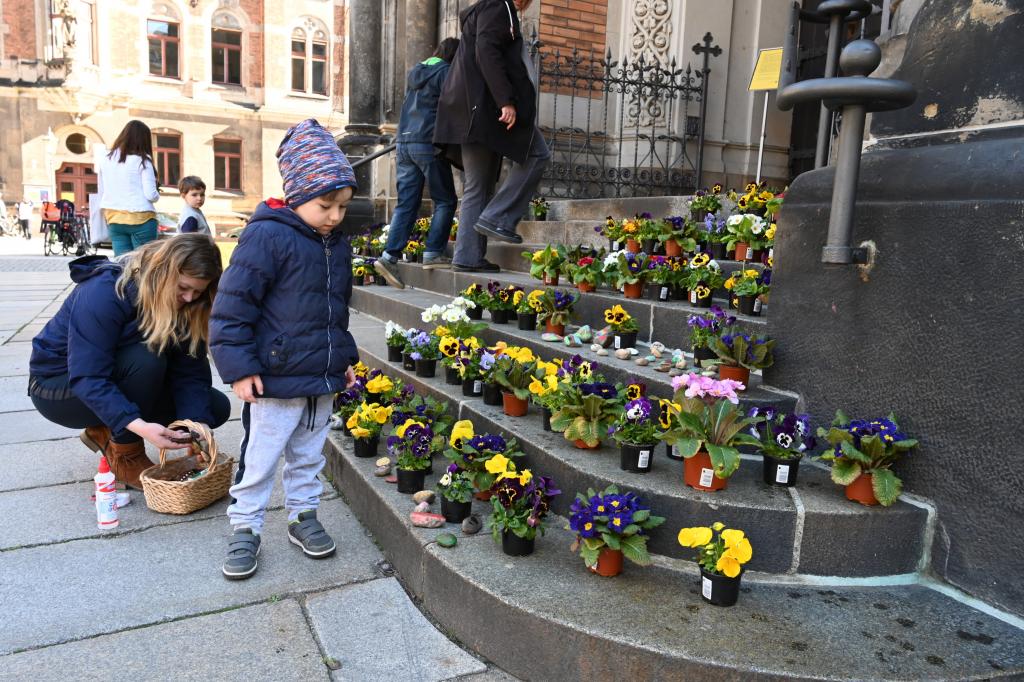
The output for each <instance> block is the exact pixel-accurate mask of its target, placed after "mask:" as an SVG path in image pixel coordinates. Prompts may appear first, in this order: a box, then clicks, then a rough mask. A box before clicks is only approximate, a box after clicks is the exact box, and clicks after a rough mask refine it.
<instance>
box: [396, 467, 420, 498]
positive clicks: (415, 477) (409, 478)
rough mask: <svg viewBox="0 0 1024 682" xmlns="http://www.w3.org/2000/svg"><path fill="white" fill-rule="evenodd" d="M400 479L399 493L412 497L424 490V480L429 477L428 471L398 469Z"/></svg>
mask: <svg viewBox="0 0 1024 682" xmlns="http://www.w3.org/2000/svg"><path fill="white" fill-rule="evenodd" d="M395 475H396V476H397V477H398V492H400V493H404V494H406V495H412V494H413V493H418V492H419V491H421V490H423V479H425V478H426V476H427V471H426V469H410V470H406V469H396V470H395Z"/></svg>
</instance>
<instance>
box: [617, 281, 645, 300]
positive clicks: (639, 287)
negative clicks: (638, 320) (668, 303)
mask: <svg viewBox="0 0 1024 682" xmlns="http://www.w3.org/2000/svg"><path fill="white" fill-rule="evenodd" d="M622 293H623V294H625V296H626V298H640V297H641V296H643V295H644V283H643V282H635V283H633V284H625V285H623V287H622Z"/></svg>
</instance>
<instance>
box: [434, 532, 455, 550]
mask: <svg viewBox="0 0 1024 682" xmlns="http://www.w3.org/2000/svg"><path fill="white" fill-rule="evenodd" d="M437 544H439V545H441V546H442V547H454V546H455V545H457V544H459V539H458V538H457V537H455V536H454V535H452V534H451V533H438V534H437Z"/></svg>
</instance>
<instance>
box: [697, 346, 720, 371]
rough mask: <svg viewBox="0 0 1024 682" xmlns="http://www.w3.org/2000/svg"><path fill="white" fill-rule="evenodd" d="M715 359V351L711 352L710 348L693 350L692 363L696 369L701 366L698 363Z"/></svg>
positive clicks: (716, 356)
mask: <svg viewBox="0 0 1024 682" xmlns="http://www.w3.org/2000/svg"><path fill="white" fill-rule="evenodd" d="M717 358H718V355H716V354H715V351H713V350H711V349H710V348H694V349H693V361H694V364H696V365H697V366H698V367H700V366H701V365H700V364H698V363H700V362H703V361H704V360H716V359H717Z"/></svg>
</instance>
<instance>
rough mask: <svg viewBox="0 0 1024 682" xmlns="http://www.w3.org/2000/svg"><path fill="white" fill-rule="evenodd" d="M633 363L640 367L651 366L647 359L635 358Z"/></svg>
mask: <svg viewBox="0 0 1024 682" xmlns="http://www.w3.org/2000/svg"><path fill="white" fill-rule="evenodd" d="M633 362H635V363H636V364H638V365H640V366H641V367H646V366H647V365H649V364H651V361H650V360H648V359H647V358H637V359H636V360H634V361H633Z"/></svg>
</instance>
